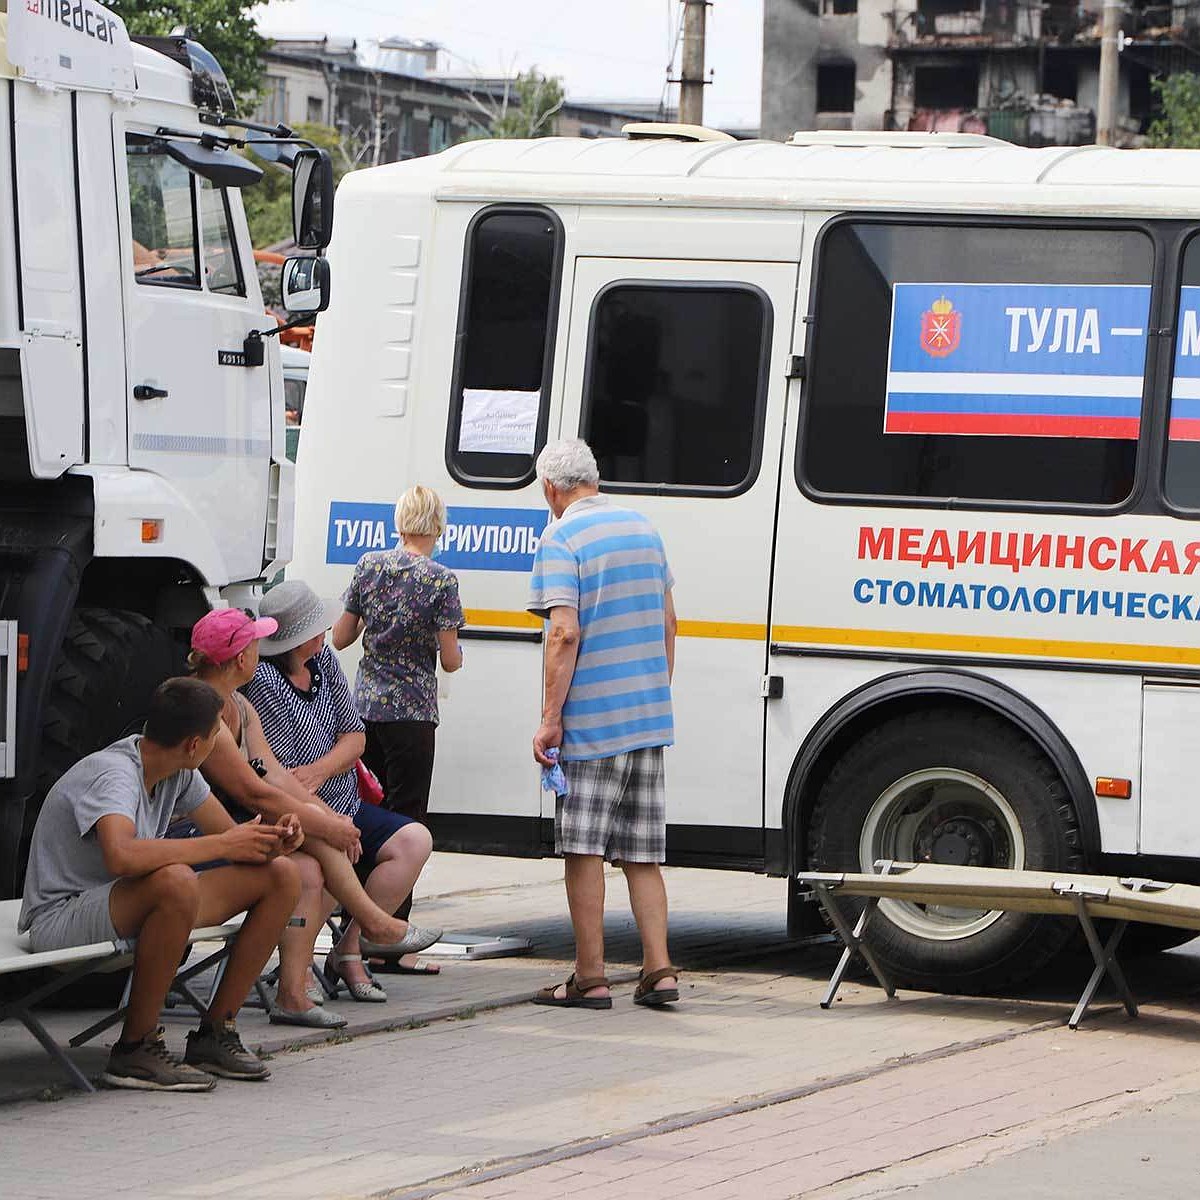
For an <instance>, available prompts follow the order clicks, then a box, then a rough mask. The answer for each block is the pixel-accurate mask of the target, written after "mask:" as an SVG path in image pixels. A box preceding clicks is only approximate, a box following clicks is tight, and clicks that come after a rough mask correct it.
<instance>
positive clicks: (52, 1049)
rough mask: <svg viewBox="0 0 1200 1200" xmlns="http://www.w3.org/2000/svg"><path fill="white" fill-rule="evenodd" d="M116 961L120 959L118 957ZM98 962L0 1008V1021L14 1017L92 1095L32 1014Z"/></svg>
mask: <svg viewBox="0 0 1200 1200" xmlns="http://www.w3.org/2000/svg"><path fill="white" fill-rule="evenodd" d="M116 957H123V956H122V955H117V956H116ZM99 961H102V960H96V959H91V960H89V961H88V962H86V963H83V964H82V965H81V966H78V967H76V968H75V969H74V970H73V971H66V972H64V973H63V974H62V975H59V976H57V977H56V978H54V979H51V980H50V981H49V982H48V983H44V984H42V986H41V987H39V988H35V989H34V990H33V991H32V992H30V993H29V994H28V995H27V996H22V997H21V999H20V1000H12V1001H7V1002H5V1003H2V1004H0V1021H6V1020H8V1019H9V1018H10V1017H15V1018H16V1019H17V1020H18V1021H20V1022H21V1024H22V1025H24V1026H25V1028H26V1029H28V1030H29V1032H30V1033H32V1034H33V1036H34V1037H35V1038H37V1040H38V1041H39V1042H40V1043H41V1046H42V1049H43V1050H45V1051H46V1053H47V1054H48V1055H50V1057H51V1058H52V1059H54V1061H55V1062H56V1063H57V1064H58V1065H59V1066H60V1067H61V1068H62V1069H63V1071H64V1072H65V1073H66V1075H67V1078H68V1079H70V1081H71V1083H72V1084H74V1085H75V1087H77V1088H79V1090H80V1091H84V1092H94V1091H95V1090H96V1089H95V1088H94V1087H93V1086H92V1083H91V1081H90V1080H89V1079H88V1077H87V1076H86V1075H85V1074H84V1073H83V1072H82V1071H81V1070H80V1069H79V1068H78V1067H77V1066H76V1065H75V1064H74V1063H73V1062H72V1061H71V1060H70V1058H68V1057H67V1054H66V1052H65V1051H64V1050H63V1048H62V1047H61V1046H60V1045H59V1044H58V1043H57V1042H56V1041H55V1040H54V1039H53V1038H52V1037H51V1036H50V1032H49V1030H47V1028H46V1027H45V1025H43V1024H42V1023H41V1021H40V1020H38V1018H37V1017H36V1016H35V1015H34V1013H33V1011H32V1010H33V1007H34V1005H36V1004H40V1003H41V1002H42V1001H43V1000H46V999H48V998H49V997H50V996H53V995H54V994H55V992H59V991H62V989H63V988H65V987H68V986H69V985H70V984H72V983H75V982H77V981H78V980H80V979H83V978H84V977H85V976H87V975H91V974H92V973H93V972H94V971H95V970H96V968H97V966H98V965H99Z"/></svg>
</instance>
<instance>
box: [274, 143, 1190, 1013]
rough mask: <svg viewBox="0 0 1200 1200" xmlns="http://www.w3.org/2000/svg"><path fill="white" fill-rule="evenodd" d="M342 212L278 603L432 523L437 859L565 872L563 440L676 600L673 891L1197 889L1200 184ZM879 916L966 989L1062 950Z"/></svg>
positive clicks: (918, 155) (986, 185)
mask: <svg viewBox="0 0 1200 1200" xmlns="http://www.w3.org/2000/svg"><path fill="white" fill-rule="evenodd" d="M337 205H338V225H337V232H336V234H335V236H334V241H333V245H332V247H331V249H330V258H331V260H332V261H333V264H334V266H335V269H336V270H337V271H339V272H340V273H341V277H342V278H343V279H345V280H347V281H352V283H351V284H349V285H348V286H346V287H344V288H343V289H340V290H339V294H338V296H337V297H336V299H335V301H334V303H333V306H332V307H331V308H330V310H329V312H328V313H326V314H325V315H324V316H323V317H322V321H321V325H320V330H319V333H318V335H317V339H316V346H315V352H314V357H313V363H312V371H311V377H310V385H309V393H308V395H309V400H308V405H307V408H306V411H305V434H304V446H303V448H302V452H301V455H300V462H299V466H298V472H299V473H298V496H299V500H298V507H297V545H298V551H297V556H296V560H295V564H294V566H293V568H292V570H293V572H294V573H297V574H299V575H301V576H303V577H305V578H307V579H308V580H309V581H310V582H311V583H312V584H313V585H314V586H316V587H317V588H319V589H320V590H323V591H324V592H327V593H329V594H337V593H338V592H340V590H341V589H342V588H343V587H344V586H345V583H346V581H347V580H348V578H349V575H350V572H351V569H352V565H353V563H354V562H355V561H356V560H357V559H358V557H359V556H360V555H361V554H362V553H363V552H365V551H367V550H369V549H375V548H382V547H386V546H389V545H391V544H393V543H394V539H395V533H394V530H393V527H392V518H391V511H392V510H391V506H392V504H393V502H394V500H395V498H396V496H397V495H398V494H399V493H400V492H401V491H402V490H403V489H404V488H405V487H407V486H408V485H410V484H413V483H416V482H421V483H424V484H428V485H430V486H433V487H435V488H437V489H438V491H439V492H441V493H442V494H443V496H444V497H445V499H446V500H447V503H448V504H449V506H450V525H449V528H448V529H447V531H446V534H445V537H444V539H443V542H442V545H441V547H440V554H441V559H442V561H443V562H445V563H446V564H447V565H449V566H451V567H453V568H454V569H455V570H456V571H457V572H458V574H459V578H460V580H461V586H462V594H463V597H464V603H465V605H466V607H467V609H468V621H469V625H468V628H467V630H466V634H465V636H466V637H467V638H468V639H469V642H468V645H467V656H466V657H467V669H466V671H465V672H464V673H463V674H462V675H460V676H458V677H456V678H455V680H454V686H453V690H452V692H451V694H450V695H449V697H448V698H447V699H446V700H444V701H443V709H442V726H441V731H440V734H439V747H438V757H437V770H436V773H435V780H434V801H433V817H432V820H433V825H434V830H435V836H436V838H437V840H438V844H439V845H441V846H444V847H447V848H455V849H469V850H476V851H482V852H503V853H510V854H511V853H517V854H531V855H537V854H543V853H548V852H550V850H551V847H552V839H551V828H550V827H551V816H552V811H553V810H552V799H551V798H550V797H548V796H547V795H545V794H544V793H542V792H541V791H540V790H539V786H538V777H537V773H536V771H535V769H534V765H533V761H532V757H531V750H530V740H531V736H532V733H533V731H534V727H535V726H536V724H537V717H538V713H539V707H540V687H541V669H542V656H541V647H540V642H541V636H542V634H541V626H540V624H539V622H538V621H536V620H535V619H533V618H531V617H530V616H529V615H527V614H526V612H525V608H524V605H525V597H526V588H527V574H528V570H529V567H530V563H531V560H532V554H533V551H534V549H535V547H536V544H537V539H538V537H539V535H540V533H541V531H542V529H543V528H544V525H545V522H546V519H547V514H546V510H545V506H544V503H543V501H542V497H541V494H540V491H539V488H538V486H537V484H536V482H535V480H534V473H533V461H534V456H535V454H536V453H537V451H538V449H539V448H540V447H541V446H542V445H543V444H544V443H545V442H546V440H547V439H548V438H555V437H558V436H567V435H576V434H578V435H580V436H582V437H584V438H586V439H587V440H588V441H589V442H590V443H591V444H592V446H593V447H594V448H595V451H596V454H597V458H598V460H599V463H600V467H601V475H602V480H603V483H602V486H603V489H604V490H605V491H607V492H611V493H616V494H619V495H620V496H621V498H622V500H623V501H624V502H627V503H629V504H631V505H632V506H634V507H636V508H638V509H640V510H641V511H642V512H644V513H645V514H646V515H647V516H648V517H649V518H650V519H651V520H652V521H653V522H654V523H655V524H656V525H657V526H658V528H659V529H660V530H661V531H662V534H663V537H664V539H665V542H666V546H667V549H668V554H669V556H670V559H671V564H672V567H673V569H674V572H675V575H676V578H677V590H676V602H677V608H678V612H679V615H680V618H681V623H680V634H681V641H680V645H679V651H678V668H677V675H676V680H675V688H674V694H675V704H676V718H677V720H676V724H677V737H678V741H677V744H676V746H675V747H674V749H673V750H672V751H671V752H670V754H669V757H668V797H669V800H668V804H669V808H668V817H669V830H668V854H669V861H670V862H672V863H677V864H689V865H693V866H710V867H723V868H734V869H743V870H753V871H765V872H768V873H770V874H773V875H778V876H782V877H789V876H790V875H791V874H792V873H794V872H795V871H797V870H799V869H801V868H805V867H813V868H830V869H839V868H851V869H859V868H862V869H869V868H870V864H872V863H873V862H874V861H875V860H876V859H879V858H894V859H899V860H916V861H935V862H951V863H969V864H978V865H984V866H986V865H992V866H1002V867H1027V868H1038V869H1048V870H1062V871H1071V870H1079V869H1081V868H1084V867H1085V866H1086V867H1088V868H1097V867H1100V866H1104V867H1106V868H1110V869H1114V870H1129V871H1134V870H1136V871H1137V872H1139V873H1141V874H1148V873H1154V874H1156V875H1160V876H1166V877H1170V878H1175V879H1188V880H1196V879H1200V796H1198V795H1197V793H1196V788H1195V784H1196V780H1197V778H1198V776H1200V737H1198V736H1197V733H1196V728H1197V726H1198V725H1200V670H1198V668H1200V623H1198V622H1200V587H1198V586H1197V585H1198V584H1200V523H1198V518H1200V237H1197V236H1196V235H1197V234H1198V233H1200V154H1196V153H1193V152H1187V151H1151V150H1141V151H1116V150H1107V149H1099V148H1095V147H1086V148H1076V149H1061V148H1055V149H1045V150H1030V149H1020V148H1016V147H1013V146H1009V145H1007V144H1005V143H1001V142H997V141H994V140H991V139H988V138H980V137H958V136H954V137H938V136H936V135H934V136H930V135H905V134H899V135H891V134H888V135H853V134H850V135H847V134H835V135H829V134H813V135H808V134H803V135H797V136H796V138H795V139H793V141H792V142H791V143H790V144H780V143H767V142H749V143H746V142H741V143H732V142H716V141H707V140H697V141H693V142H681V141H677V140H667V139H649V140H646V139H632V138H631V139H629V140H621V141H616V140H612V141H580V140H571V139H545V140H541V141H535V142H506V141H491V142H474V143H470V144H467V145H462V146H458V147H456V148H454V149H452V150H449V151H447V152H445V153H443V154H440V155H438V156H436V157H432V158H427V159H422V160H417V161H414V162H407V163H403V164H398V165H394V166H387V167H381V168H379V169H376V170H370V171H364V172H361V173H357V174H353V175H350V176H348V177H347V178H346V179H345V180H344V181H343V183H342V184H341V188H340V191H339V192H338V197H337ZM347 666H348V667H350V668H352V667H353V662H348V663H347ZM793 899H794V900H795V899H796V897H795V895H794V894H793ZM793 908H794V910H795V911H794V912H793V914H792V915H793V917H797V916H798V915H799V914H800V912H801V906H800V905H799V903H796V904H794V905H793ZM806 911H807V910H806ZM881 912H882V913H883V914H884V918H885V919H883V920H881V921H879V922H878V924H877V926H876V927H875V934H874V938H875V944H876V946H877V948H878V949H879V950H880V952H881V954H882V956H883V957H884V958H885V960H886V961H887V962H888V963H889V964H890V965H891V966H892V967H893V969H895V970H896V971H897V972H898V974H900V975H901V976H902V977H904V978H906V979H908V980H910V981H912V982H914V983H917V984H927V985H933V986H940V987H946V988H955V989H986V988H992V987H997V986H1001V985H1003V984H1005V983H1007V982H1010V981H1012V980H1014V979H1016V978H1019V977H1021V976H1024V975H1027V974H1029V973H1031V972H1033V971H1034V970H1036V969H1037V968H1038V967H1039V966H1040V965H1041V964H1043V963H1044V962H1045V961H1046V960H1047V959H1048V958H1049V957H1050V956H1051V955H1053V954H1054V953H1056V952H1057V951H1058V950H1059V949H1060V948H1061V947H1062V945H1063V944H1064V942H1065V941H1066V939H1067V938H1068V937H1069V936H1070V930H1069V929H1068V928H1067V927H1066V926H1065V925H1064V924H1062V923H1060V922H1057V921H1054V920H1051V919H1048V918H1041V917H1036V916H1029V915H1023V914H1017V913H1011V914H1006V915H1002V914H998V913H993V912H969V911H962V910H953V911H947V910H938V909H933V908H924V907H918V906H915V905H906V904H898V903H887V904H885V905H884V906H883V907H882V909H881ZM1184 936H1185V935H1183V934H1180V936H1179V940H1182V939H1183V937H1184Z"/></svg>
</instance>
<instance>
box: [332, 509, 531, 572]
mask: <svg viewBox="0 0 1200 1200" xmlns="http://www.w3.org/2000/svg"><path fill="white" fill-rule="evenodd" d="M394 512H395V508H394V506H393V505H391V504H366V503H358V502H354V501H344V500H334V501H333V502H332V503H331V504H330V505H329V528H328V533H327V536H326V542H325V561H326V562H327V563H346V564H349V565H351V566H353V565H354V564H355V563H357V562H358V560H359V559H360V558H362V556H363V555H364V554H369V553H370V552H371V551H372V550H391V549H393V548H394V547H395V546H397V545H399V543H400V538H399V535H398V534H397V533H396V525H395V517H394ZM549 517H550V514H549V513H548V512H547V511H546V510H545V509H539V508H458V507H455V508H450V509H448V510H447V520H446V530H445V532H444V533H443V534H442V536H441V537H440V538H439V539H438V543H437V545H436V546H435V547H434V551H433V556H434V558H436V559H437V560H438V562H440V563H442V564H443V565H444V566H447V567H449V568H450V569H451V570H452V571H520V572H528V571H530V570H531V569H532V568H533V555H534V552H535V551H536V550H537V548H538V541H539V540H540V538H541V536H542V531H543V530H544V529H545V528H546V522H547V521H548V520H549Z"/></svg>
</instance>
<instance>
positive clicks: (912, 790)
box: [808, 708, 1083, 992]
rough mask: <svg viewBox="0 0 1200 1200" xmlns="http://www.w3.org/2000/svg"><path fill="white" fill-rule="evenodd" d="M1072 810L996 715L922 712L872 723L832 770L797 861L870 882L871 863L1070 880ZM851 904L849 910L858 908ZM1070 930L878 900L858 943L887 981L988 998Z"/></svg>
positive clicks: (1021, 918) (1044, 766) (1058, 921)
mask: <svg viewBox="0 0 1200 1200" xmlns="http://www.w3.org/2000/svg"><path fill="white" fill-rule="evenodd" d="M1079 844H1080V841H1079V829H1078V820H1077V817H1076V813H1075V809H1074V807H1073V806H1072V804H1071V801H1070V799H1069V797H1068V795H1067V791H1066V788H1065V786H1064V784H1063V782H1062V780H1061V778H1060V777H1059V775H1058V772H1057V771H1056V770H1055V769H1054V767H1053V765H1052V764H1051V763H1050V761H1049V760H1048V759H1047V758H1046V757H1045V755H1043V754H1042V753H1041V752H1040V751H1039V750H1038V749H1037V748H1036V747H1035V746H1034V745H1033V744H1032V743H1031V742H1029V741H1028V740H1027V739H1026V738H1024V737H1023V736H1021V734H1020V733H1018V732H1017V731H1016V730H1015V729H1013V727H1012V726H1010V725H1009V724H1007V723H1006V722H1005V721H1003V720H1001V719H1000V718H998V717H994V716H991V715H990V714H987V713H982V712H976V713H972V712H964V711H963V710H961V709H949V708H945V709H931V710H925V711H921V712H913V713H907V714H904V715H902V716H897V717H894V718H892V719H891V720H888V721H885V722H884V723H882V724H881V725H879V726H878V727H877V728H875V729H873V730H871V732H870V733H868V734H866V735H865V736H864V737H863V738H862V739H861V740H860V741H858V742H856V743H855V744H854V745H853V746H851V747H850V749H848V750H847V751H846V752H845V753H844V754H843V756H842V757H841V758H840V759H839V760H838V762H837V763H836V765H835V766H834V768H833V770H832V771H831V772H830V774H829V777H828V779H827V780H826V782H825V784H824V786H823V787H822V788H821V791H820V793H819V795H818V797H817V802H816V805H815V807H814V809H813V814H812V819H811V822H810V824H809V831H808V850H809V862H810V863H811V865H812V867H813V869H815V870H822V871H846V870H850V871H871V870H872V869H873V864H874V863H875V861H876V860H877V859H881V858H890V859H895V860H896V861H899V862H940V863H954V864H959V865H964V866H979V867H1010V868H1018V869H1019V868H1024V869H1028V870H1041V871H1063V872H1069V871H1079V870H1082V869H1083V856H1082V853H1081V852H1080V849H1079ZM860 906H861V902H860ZM1072 934H1073V924H1072V922H1069V921H1066V920H1063V919H1062V918H1056V917H1047V916H1038V915H1035V914H1027V913H1012V912H1010V913H1002V912H996V911H989V910H983V909H961V908H948V907H945V906H938V905H923V904H911V903H907V902H902V901H895V900H885V901H883V902H882V903H881V904H880V905H879V908H878V911H877V913H876V914H875V916H874V917H873V918H872V921H871V925H870V926H869V927H868V941H869V942H870V944H871V946H872V947H873V948H874V950H875V952H876V953H877V954H878V956H879V957H880V959H881V960H882V961H883V963H884V964H885V965H886V966H887V967H890V968H891V970H892V972H893V973H894V974H895V976H896V979H897V980H898V981H900V982H902V983H904V984H907V985H908V986H911V987H917V988H923V989H932V990H940V991H952V992H990V991H997V990H1001V989H1004V988H1007V987H1011V986H1012V985H1013V984H1015V983H1018V982H1020V981H1021V980H1023V979H1025V978H1027V977H1029V976H1031V975H1033V974H1035V973H1036V972H1037V971H1038V970H1039V969H1040V968H1041V967H1042V966H1043V965H1045V963H1047V962H1048V961H1049V960H1050V959H1051V958H1053V957H1054V956H1055V955H1056V954H1057V953H1058V952H1059V951H1060V950H1061V949H1062V948H1063V947H1064V946H1065V945H1066V944H1067V943H1068V942H1069V941H1070V940H1071V937H1072Z"/></svg>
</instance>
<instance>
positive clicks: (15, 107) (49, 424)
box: [0, 0, 333, 896]
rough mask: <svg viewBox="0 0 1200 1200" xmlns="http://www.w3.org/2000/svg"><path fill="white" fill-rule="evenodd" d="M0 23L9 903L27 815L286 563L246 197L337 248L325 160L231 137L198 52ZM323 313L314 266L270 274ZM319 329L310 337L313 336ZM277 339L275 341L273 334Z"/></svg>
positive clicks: (295, 265) (257, 136)
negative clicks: (209, 620) (269, 197)
mask: <svg viewBox="0 0 1200 1200" xmlns="http://www.w3.org/2000/svg"><path fill="white" fill-rule="evenodd" d="M4 10H5V5H4V4H3V3H0V146H2V149H0V213H3V214H4V215H3V217H2V218H0V896H7V895H13V894H15V893H16V889H17V888H18V887H19V885H20V877H21V871H22V863H23V855H24V847H25V843H26V839H27V838H28V835H29V833H30V831H31V829H32V825H33V821H34V820H35V818H36V816H37V811H38V807H39V803H40V797H41V796H42V795H43V794H44V791H45V789H46V788H47V787H48V786H49V785H50V784H51V783H52V782H53V781H54V779H56V778H57V776H58V775H59V774H61V772H62V771H63V770H64V769H65V768H66V767H68V766H69V765H70V764H71V763H72V762H74V761H75V760H76V759H78V758H79V757H81V756H82V755H83V754H86V753H88V752H90V751H91V750H93V749H95V748H97V747H98V746H100V745H103V744H105V743H106V742H108V741H110V740H112V739H114V738H117V737H120V736H123V735H124V734H126V733H128V732H130V731H132V730H134V729H136V728H137V727H138V725H139V724H140V722H141V720H142V717H143V712H144V705H145V703H146V700H147V699H148V697H149V694H150V692H151V691H152V689H153V687H154V686H155V685H156V684H157V683H158V682H159V681H161V679H163V678H164V677H165V676H166V675H168V674H169V673H171V672H172V670H176V669H178V668H179V666H180V665H181V663H182V653H183V650H184V648H185V647H186V632H187V629H188V627H189V626H190V624H191V622H192V621H194V620H195V619H196V617H198V616H199V615H201V614H202V613H203V612H204V611H205V610H206V609H208V608H209V607H213V606H220V605H225V604H236V605H241V604H246V603H248V602H249V601H250V600H251V599H252V598H253V596H254V595H255V593H256V591H257V590H258V589H259V588H260V587H261V584H262V581H263V579H264V578H267V577H269V576H270V575H271V574H272V573H273V572H274V571H275V570H277V568H278V567H279V566H280V565H282V564H283V563H284V562H286V561H287V559H288V557H289V555H290V553H291V541H292V502H293V480H292V467H291V464H290V463H289V462H288V461H287V458H286V455H285V443H284V395H283V377H282V374H281V370H280V363H279V350H278V346H277V344H276V339H275V338H273V337H272V336H270V334H273V333H275V332H277V328H275V327H272V326H273V322H272V321H271V320H270V318H269V317H267V316H266V315H265V313H264V309H263V302H262V297H261V294H260V291H259V285H258V278H257V275H256V274H255V269H254V261H253V258H252V250H251V245H250V238H249V231H248V229H247V225H246V219H245V215H244V212H243V209H242V203H241V197H240V193H239V189H240V188H241V187H243V186H249V185H252V184H253V183H254V182H255V181H256V180H257V179H258V178H259V177H260V176H261V174H262V168H260V167H258V166H256V165H255V164H254V163H253V162H252V161H250V160H249V159H248V158H246V157H244V156H243V155H242V154H240V153H239V152H238V150H239V148H241V147H243V146H245V145H251V146H253V148H254V149H255V150H256V151H257V152H258V153H259V154H260V155H261V157H262V158H264V159H267V160H270V161H273V162H276V163H279V164H282V165H283V166H285V167H286V166H290V167H291V168H292V171H293V216H294V218H295V224H296V235H297V236H296V241H297V245H298V246H299V247H301V248H303V249H307V250H310V251H316V252H318V253H319V252H320V251H321V250H322V249H323V248H324V246H325V245H326V244H327V243H328V240H329V223H330V220H331V218H332V211H333V209H332V199H333V181H332V174H331V168H330V164H329V160H328V156H327V155H326V154H325V153H324V152H323V151H319V150H317V149H315V148H313V147H311V146H308V145H307V144H306V143H302V142H301V141H300V140H299V139H296V138H294V137H292V135H291V131H290V130H287V129H286V128H284V127H282V126H281V127H277V128H273V129H267V128H263V127H259V126H255V125H253V124H250V123H247V122H239V121H237V120H236V118H235V115H234V104H233V97H232V94H231V91H230V88H229V85H228V82H227V81H226V79H225V76H224V73H223V72H222V71H221V68H220V66H219V65H218V64H217V62H216V61H215V59H213V57H212V56H211V55H210V54H208V53H207V51H205V50H204V48H203V47H202V46H200V45H198V44H197V43H195V42H193V41H190V40H187V39H185V38H183V37H179V38H163V39H153V40H151V39H147V42H148V43H149V44H139V42H138V40H137V39H132V40H131V39H130V38H129V36H128V34H127V32H126V30H125V27H124V25H123V24H122V22H121V21H120V20H119V19H118V18H117V17H116V16H115V15H114V14H112V13H111V12H109V11H108V10H106V9H104V8H102V7H101V6H100V5H98V4H95V3H93V2H92V0H69V2H68V0H22V3H21V4H20V5H19V6H17V5H13V6H12V7H11V11H8V12H7V13H6V12H5V11H4ZM283 272H284V275H283V279H284V292H285V304H286V305H287V306H288V307H289V310H290V311H294V312H300V311H305V310H307V311H308V312H309V314H311V312H313V311H319V310H320V308H321V307H322V306H323V303H324V302H325V301H327V299H328V266H327V263H326V262H325V260H324V259H322V258H319V257H316V258H313V257H307V258H298V259H292V260H289V261H288V263H287V264H285V266H284V268H283ZM310 319H311V318H310ZM268 330H269V332H268Z"/></svg>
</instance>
